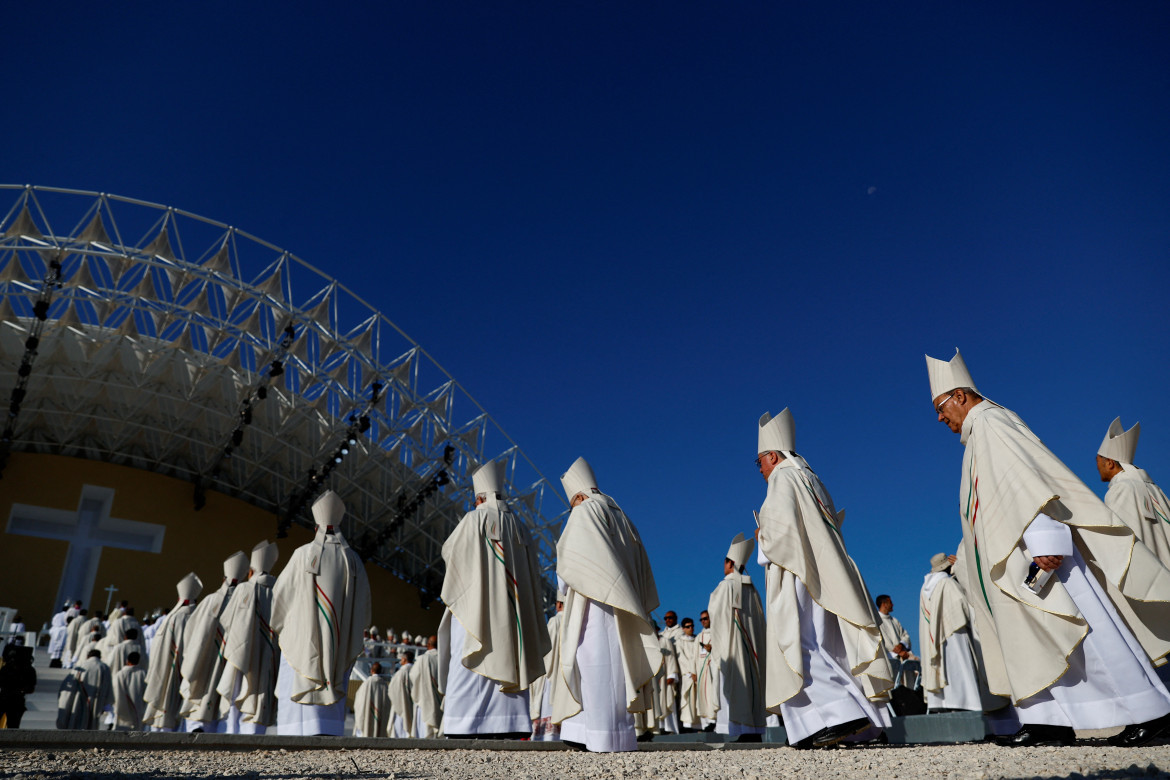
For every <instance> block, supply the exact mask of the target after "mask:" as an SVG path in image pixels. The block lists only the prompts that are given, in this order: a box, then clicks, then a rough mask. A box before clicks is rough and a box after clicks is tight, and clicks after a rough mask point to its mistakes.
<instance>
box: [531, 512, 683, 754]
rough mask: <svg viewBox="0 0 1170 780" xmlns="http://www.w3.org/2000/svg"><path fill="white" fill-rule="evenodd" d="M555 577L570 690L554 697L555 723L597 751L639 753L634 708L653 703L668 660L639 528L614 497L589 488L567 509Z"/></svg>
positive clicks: (563, 667) (565, 736)
mask: <svg viewBox="0 0 1170 780" xmlns="http://www.w3.org/2000/svg"><path fill="white" fill-rule="evenodd" d="M557 577H558V579H559V580H560V581H561V582H563V583H564V585H565V594H566V595H565V598H564V605H565V607H564V611H563V612H562V613H561V626H562V627H561V670H560V674H561V676H562V677H563V680H564V683H565V686H566V688H567V693H568V695H567V696H565V697H558V696H554V697H553V722H554V723H561V724H562V729H561V738H562V739H563V740H566V741H572V742H580V743H582V744H584V745H585V747H586V748H587V749H589V750H591V751H595V752H613V751H619V750H621V751H625V750H635V749H636V748H637V742H636V739H637V737H636V735H635V733H634V719H633V717H632V715H631V713H634V712H644V711H646V710H648V709H650V708H651V706H652V702H651V701H650V699H649V697H648V696H647V692H648V691H649V689H650V686H649V684H648V683H650V681H651V680H652V679H653V678H654V675H655V674H656V673H657V672H658V670H659V669H660V668H661V666H662V660H663V659H662V649H661V647H660V646H659V644H658V637H657V635H656V634H655V633H654V628H653V625H652V624H651V622H650V612H651V611H652V610H654V609H656V608H657V607H658V589H657V587H656V586H655V584H654V575H653V573H652V572H651V570H650V559H649V557H648V556H647V555H646V549H645V547H644V546H643V545H642V540H641V538H640V537H639V536H638V532H637V529H635V528H634V525H633V523H631V522H630V519H629V518H628V517H627V516H626V514H625V512H623V511H622V510H621V507H619V506H618V505H617V503H616V502H615V501H614V500H613V499H612V498H610V497H609V496H607V495H605V494H603V493H601V492H591V493H590V494H589V495H588V497H587V498H586V499H585V500H584V501H582V502H581V503H579V504H578V505H577V506H575V507H574V508H573V510H572V512H570V513H569V519H568V520H567V521H566V522H565V529H564V531H563V532H562V534H561V538H560V539H559V540H558V541H557ZM591 706H592V707H595V708H596V709H595V710H593V711H591V710H590V707H591Z"/></svg>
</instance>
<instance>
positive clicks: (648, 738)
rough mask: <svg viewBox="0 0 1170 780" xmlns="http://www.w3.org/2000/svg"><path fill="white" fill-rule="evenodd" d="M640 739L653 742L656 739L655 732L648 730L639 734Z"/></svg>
mask: <svg viewBox="0 0 1170 780" xmlns="http://www.w3.org/2000/svg"><path fill="white" fill-rule="evenodd" d="M638 741H639V742H653V741H654V732H653V731H647V732H646V733H645V734H639V735H638Z"/></svg>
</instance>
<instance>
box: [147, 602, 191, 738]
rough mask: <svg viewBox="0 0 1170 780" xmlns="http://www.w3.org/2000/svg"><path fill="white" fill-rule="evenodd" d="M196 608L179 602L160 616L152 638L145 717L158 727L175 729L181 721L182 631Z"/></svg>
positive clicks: (154, 726) (152, 725) (162, 729)
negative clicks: (165, 614) (160, 622)
mask: <svg viewBox="0 0 1170 780" xmlns="http://www.w3.org/2000/svg"><path fill="white" fill-rule="evenodd" d="M193 609H195V607H194V606H193V605H192V604H189V603H181V604H179V605H177V606H175V608H174V609H172V610H171V611H170V612H168V613H167V616H166V617H165V618H163V621H162V627H161V628H159V630H158V631H157V632H156V633H155V635H154V641H153V642H151V649H150V666H149V668H148V669H147V673H146V694H145V698H146V704H147V708H146V720H147V722H148V724H149V725H150V726H151V727H152V728H154V729H156V730H158V731H174V730H175V729H176V728H178V727H179V724H180V723H182V718H181V717H180V715H179V708H180V707H181V706H182V703H183V697H182V694H181V693H180V691H179V686H180V684H181V683H182V676H181V675H180V673H179V670H180V669H181V668H182V665H183V631H184V629H185V628H186V626H187V619H188V618H190V617H191V611H192V610H193Z"/></svg>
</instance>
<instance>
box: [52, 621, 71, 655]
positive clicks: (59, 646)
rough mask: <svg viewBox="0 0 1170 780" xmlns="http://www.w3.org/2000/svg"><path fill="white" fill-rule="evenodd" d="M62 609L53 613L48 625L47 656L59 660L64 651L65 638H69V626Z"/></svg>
mask: <svg viewBox="0 0 1170 780" xmlns="http://www.w3.org/2000/svg"><path fill="white" fill-rule="evenodd" d="M65 615H66V613H65V611H64V610H62V611H61V612H58V613H57V614H56V615H53V622H52V623H51V624H50V626H49V658H50V659H51V660H54V661H56V660H60V658H61V656H62V654H64V652H65V640H66V639H68V638H69V626H68V625H67V623H66V617H65Z"/></svg>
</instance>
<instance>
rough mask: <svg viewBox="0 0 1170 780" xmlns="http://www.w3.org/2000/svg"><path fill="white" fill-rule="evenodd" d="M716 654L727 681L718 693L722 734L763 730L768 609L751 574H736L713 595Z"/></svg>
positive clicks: (717, 726) (709, 608) (717, 722)
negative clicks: (761, 601)
mask: <svg viewBox="0 0 1170 780" xmlns="http://www.w3.org/2000/svg"><path fill="white" fill-rule="evenodd" d="M707 612H708V613H709V614H710V615H711V635H712V637H713V639H712V642H711V649H712V653H713V655H714V656H715V658H716V663H718V664H719V676H720V679H721V680H722V681H723V684H722V685H721V686H720V691H719V702H720V705H719V712H718V715H717V717H716V719H715V731H716V733H718V734H729V735H731V736H739V735H741V734H762V733H764V721H765V720H766V718H767V712H766V711H765V709H764V669H765V668H766V657H765V655H764V648H765V641H766V640H765V624H764V607H763V605H762V604H761V603H760V594H759V593H757V592H756V589H755V586H753V585H752V580H751V577H748V576H747V575H745V574H740V573H739V572H732V573H731V574H728V575H727V576H725V577H724V578H723V581H722V582H720V583H719V585H718V587H716V588H715V591H714V592H713V593H712V594H711V599H710V602H709V604H708V606H707Z"/></svg>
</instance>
